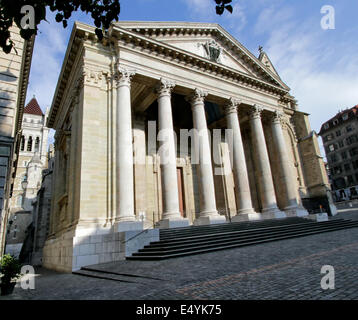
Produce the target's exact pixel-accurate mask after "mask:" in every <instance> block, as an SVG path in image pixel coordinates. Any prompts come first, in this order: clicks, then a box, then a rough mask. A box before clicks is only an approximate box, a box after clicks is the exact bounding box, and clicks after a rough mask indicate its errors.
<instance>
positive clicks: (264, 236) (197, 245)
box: [133, 223, 358, 256]
mask: <svg viewBox="0 0 358 320" xmlns="http://www.w3.org/2000/svg"><path fill="white" fill-rule="evenodd" d="M350 225H351V223H346V224H341V225H338V227H342V226H350ZM357 225H358V223H357ZM335 228H337V226H335V225H333V226H321V227H319V228H311V229H309V230H302V229H299V230H290V231H287V230H278V231H275V232H273V233H268V234H267V233H263V234H259V235H247V236H245V237H237V238H229V240H230V242H229V243H230V244H233V243H245V242H251V241H255V240H258V239H273V238H276V237H280V236H284V235H294V234H306V233H307V232H310V231H316V230H317V231H323V230H326V229H329V230H332V229H335ZM227 243H228V239H226V238H225V239H222V238H220V239H212V240H211V241H207V240H206V241H205V242H197V243H192V244H190V243H188V244H182V245H181V244H177V245H172V246H167V247H164V246H163V247H159V248H158V247H152V248H145V249H140V250H139V251H138V253H134V254H133V255H134V256H137V255H141V254H146V255H156V254H161V253H165V254H168V253H172V252H184V251H187V250H195V249H197V248H204V247H205V248H208V247H215V246H219V245H224V244H227Z"/></svg>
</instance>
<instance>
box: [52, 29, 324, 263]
mask: <svg viewBox="0 0 358 320" xmlns="http://www.w3.org/2000/svg"><path fill="white" fill-rule="evenodd" d="M48 126H49V127H51V128H54V129H55V130H56V131H57V132H58V134H57V135H58V136H59V138H58V141H62V140H63V139H61V137H60V135H61V132H66V135H67V136H68V139H67V141H68V144H70V146H67V149H66V150H69V151H68V152H69V153H71V154H70V155H69V159H71V160H70V161H69V165H70V168H69V170H68V172H69V175H70V176H69V177H67V179H62V180H65V181H67V184H66V186H61V185H57V184H56V183H55V186H54V188H55V193H56V194H57V196H56V199H57V200H54V202H56V201H57V202H59V203H60V202H61V199H68V201H67V200H66V201H67V202H68V203H67V202H66V206H62V207H61V206H60V205H58V203H57V202H56V203H57V205H56V206H54V207H53V208H62V209H61V210H57V209H53V212H52V213H51V215H52V216H53V220H52V221H54V222H52V224H51V226H52V227H51V232H50V238H49V239H51V241H52V242H48V246H49V247H48V248H49V249H48V250H50V249H51V250H52V249H53V248H54V247H55V244H54V243H60V244H61V243H62V242H61V241H62V240H61V239H62V238H61V237H64V236H65V235H66V236H68V237H71V236H69V235H68V234H69V233H71V232H72V233H73V234H74V235H75V237H77V236H82V235H85V234H89V233H93V232H94V233H95V234H102V233H103V234H107V233H110V234H111V233H115V232H126V231H129V230H141V229H153V228H154V229H155V228H172V227H179V226H188V225H192V224H194V225H203V224H214V223H223V222H229V221H245V220H255V219H270V218H283V217H286V216H295V215H304V214H307V211H305V209H304V207H303V202H305V203H309V201H310V199H311V198H317V199H318V198H319V197H323V196H326V187H324V188H323V187H322V188H320V187H319V186H321V185H323V186H325V185H326V182H327V181H326V180H325V179H326V178H325V177H324V174H323V171H322V170H324V169H322V168H324V167H323V163H322V160H321V158H320V157H319V151H318V146H317V143H316V141H315V140H314V139H315V138H314V136H312V135H311V132H312V131H311V129H310V127H309V122H308V115H307V114H305V113H302V112H300V111H299V110H298V108H297V102H296V100H295V99H294V97H293V96H291V95H290V89H289V87H288V86H287V85H286V84H285V83H284V82H283V81H282V80H281V78H280V77H279V75H278V74H277V73H276V70H275V68H274V67H273V65H272V63H271V61H270V60H269V58H268V56H267V55H266V54H265V53H264V52H261V54H260V56H259V57H256V56H255V55H253V54H252V53H250V52H249V51H248V50H247V49H245V48H244V46H243V45H242V44H241V43H239V42H238V41H237V40H236V39H234V38H233V37H232V36H231V35H230V34H229V33H227V32H226V31H225V30H224V29H223V28H221V27H220V26H218V25H216V24H205V23H178V22H163V23H152V22H120V23H115V24H113V25H112V26H111V28H110V29H109V32H108V35H107V36H106V37H105V38H104V39H103V41H102V42H100V43H99V42H97V38H96V35H95V32H94V28H92V27H90V26H88V25H85V24H81V23H76V24H75V26H74V29H73V31H72V35H71V38H70V43H69V46H68V50H67V53H66V59H65V61H64V66H63V69H62V72H61V75H60V78H59V82H58V86H57V89H56V92H55V97H54V100H53V104H52V107H51V110H50V114H49V120H48ZM225 130H226V131H225ZM217 132H219V133H218V134H219V136H215V134H217ZM227 132H229V133H230V134H231V137H232V139H231V140H230V139H229V138H228V139H227V138H226V133H227ZM183 133H184V134H183ZM185 134H187V136H188V138H187V139H188V140H187V141H186V142H185V143H183V139H184V138H183V137H185ZM229 136H230V135H229ZM153 137H154V140H153ZM182 145H187V146H188V147H189V148H188V150H187V152H182V150H181V146H182ZM193 146H194V147H193ZM61 148H62V149H63V148H65V147H64V146H61V145H58V149H59V150H61ZM306 155H309V158H308V161H307V162H306V163H304V161H303V160H304V159H305V157H306ZM138 158H140V159H142V160H141V161H137V159H138ZM218 159H219V160H218ZM60 162H61V161H60V157H56V164H55V173H56V175H63V174H64V173H63V172H60V171H61V170H59V168H61V164H60ZM56 168H57V169H56ZM218 172H221V174H218ZM312 172H314V173H315V174H311V173H312ZM62 180H61V179H56V177H54V181H62ZM321 189H322V190H321ZM69 193H70V194H71V195H70V196H67V195H68V194H69ZM56 245H58V244H56ZM94 255H95V254H94ZM93 259H95V258H93ZM101 259H102V258H101ZM108 259H109V258H108ZM111 259H115V258H113V256H112V258H111ZM106 261H107V260H106ZM77 262H78V261H77ZM100 262H103V261H102V260H101V261H100Z"/></svg>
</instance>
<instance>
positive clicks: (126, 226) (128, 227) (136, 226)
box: [113, 221, 143, 232]
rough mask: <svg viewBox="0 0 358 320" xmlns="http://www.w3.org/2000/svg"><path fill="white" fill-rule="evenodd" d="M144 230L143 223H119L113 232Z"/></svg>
mask: <svg viewBox="0 0 358 320" xmlns="http://www.w3.org/2000/svg"><path fill="white" fill-rule="evenodd" d="M137 230H143V222H140V221H122V222H121V221H119V222H116V223H115V224H114V225H113V232H125V231H137Z"/></svg>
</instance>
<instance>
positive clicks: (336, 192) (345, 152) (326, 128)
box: [319, 105, 358, 201]
mask: <svg viewBox="0 0 358 320" xmlns="http://www.w3.org/2000/svg"><path fill="white" fill-rule="evenodd" d="M357 120H358V105H356V106H354V107H352V108H350V109H346V110H343V111H340V112H338V113H337V114H336V115H335V116H334V117H333V118H331V119H329V120H328V121H326V122H325V123H323V125H322V127H321V130H320V132H319V135H320V136H321V138H322V141H323V145H324V149H325V152H326V157H327V166H328V168H329V171H328V172H329V179H330V181H331V188H332V195H333V198H334V200H335V201H343V200H349V199H354V198H358V121H357Z"/></svg>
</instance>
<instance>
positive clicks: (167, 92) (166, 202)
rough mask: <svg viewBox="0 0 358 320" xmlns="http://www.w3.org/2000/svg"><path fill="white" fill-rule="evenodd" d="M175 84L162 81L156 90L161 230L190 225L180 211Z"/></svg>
mask: <svg viewBox="0 0 358 320" xmlns="http://www.w3.org/2000/svg"><path fill="white" fill-rule="evenodd" d="M174 87H175V83H174V82H171V81H169V80H166V79H161V80H160V84H159V85H158V87H157V88H156V91H157V93H158V129H159V133H158V140H159V143H160V147H159V156H160V167H161V175H162V197H163V216H162V220H161V221H160V223H159V225H160V228H170V227H181V226H187V225H189V221H188V219H183V217H182V216H181V215H180V210H179V192H178V177H177V165H176V158H177V157H176V145H175V144H176V140H175V137H174V134H175V133H174V129H173V117H172V104H171V92H172V90H173V88H174Z"/></svg>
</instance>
